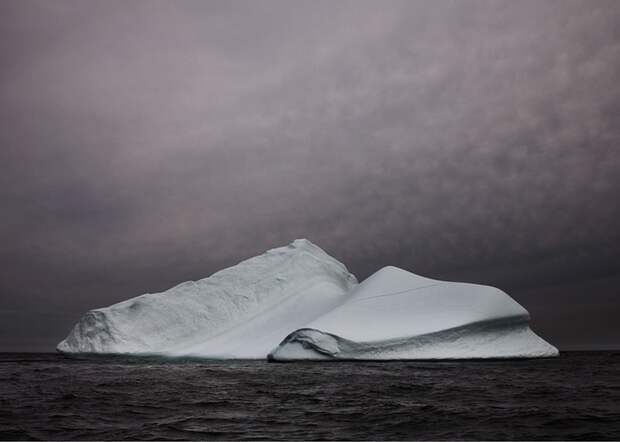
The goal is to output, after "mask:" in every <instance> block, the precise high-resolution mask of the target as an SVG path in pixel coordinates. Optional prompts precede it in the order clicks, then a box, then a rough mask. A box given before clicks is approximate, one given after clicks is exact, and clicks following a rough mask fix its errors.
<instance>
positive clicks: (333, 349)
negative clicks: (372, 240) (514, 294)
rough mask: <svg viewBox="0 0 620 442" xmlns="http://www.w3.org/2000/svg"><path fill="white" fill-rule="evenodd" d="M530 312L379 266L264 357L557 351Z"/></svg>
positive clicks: (472, 287)
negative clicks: (540, 333) (531, 322)
mask: <svg viewBox="0 0 620 442" xmlns="http://www.w3.org/2000/svg"><path fill="white" fill-rule="evenodd" d="M557 354H558V351H557V349H556V348H555V347H553V346H551V345H550V344H548V343H547V342H545V341H544V340H543V339H541V338H540V337H538V336H537V335H536V334H534V332H532V330H530V328H529V314H528V312H527V311H526V310H525V309H524V308H523V307H521V306H520V305H519V304H518V303H517V302H515V301H514V300H513V299H512V298H511V297H510V296H508V295H507V294H506V293H504V292H502V291H501V290H499V289H496V288H494V287H489V286H483V285H477V284H466V283H457V282H446V281H437V280H433V279H429V278H425V277H421V276H418V275H415V274H413V273H410V272H407V271H405V270H402V269H398V268H396V267H385V268H383V269H381V270H379V271H378V272H376V273H375V274H373V275H372V276H370V277H369V278H368V279H366V280H365V281H363V282H362V283H361V284H359V285H358V286H357V287H356V288H355V289H353V290H352V292H351V294H350V295H349V297H348V298H347V299H346V300H345V301H344V302H343V303H342V304H341V305H340V306H338V307H336V308H334V309H333V310H331V311H329V312H327V313H326V314H325V315H323V316H321V317H319V318H317V319H315V320H314V321H312V322H309V323H308V324H307V325H306V326H305V327H303V328H302V329H299V330H296V331H294V332H292V333H291V334H290V335H289V336H287V337H286V339H285V340H284V341H283V342H282V343H281V344H280V345H279V346H278V347H277V348H276V349H274V351H272V352H271V353H270V355H269V358H270V359H271V360H276V361H287V360H300V359H318V360H322V359H368V360H375V359H383V360H385V359H463V358H466V359H473V358H523V357H550V356H557Z"/></svg>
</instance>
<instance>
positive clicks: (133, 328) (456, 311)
mask: <svg viewBox="0 0 620 442" xmlns="http://www.w3.org/2000/svg"><path fill="white" fill-rule="evenodd" d="M528 324H529V315H528V313H527V311H526V310H525V309H524V308H523V307H521V306H520V305H519V304H517V303H516V302H515V301H514V300H513V299H512V298H510V297H509V296H508V295H507V294H505V293H504V292H502V291H501V290H498V289H495V288H492V287H487V286H481V285H474V284H464V283H453V282H443V281H436V280H432V279H428V278H424V277H421V276H418V275H415V274H413V273H409V272H407V271H404V270H401V269H397V268H395V267H385V268H383V269H381V270H379V271H378V272H377V273H375V274H374V275H372V276H371V277H369V278H368V279H366V280H365V281H364V282H362V283H361V284H359V285H358V283H357V280H356V279H355V276H353V275H352V274H351V273H349V272H348V270H347V268H346V267H345V266H344V265H343V264H342V263H340V262H339V261H337V260H336V259H334V258H332V257H331V256H329V255H328V254H327V253H325V252H324V251H323V250H321V249H320V248H319V247H317V246H316V245H314V244H312V243H311V242H309V241H307V240H296V241H294V242H293V243H291V244H290V245H288V246H286V247H280V248H276V249H273V250H269V251H267V252H266V253H264V254H263V255H260V256H257V257H254V258H251V259H248V260H246V261H243V262H241V263H240V264H238V265H236V266H233V267H230V268H228V269H224V270H221V271H219V272H217V273H215V274H213V275H212V276H210V277H209V278H205V279H202V280H199V281H195V282H194V281H191V282H185V283H183V284H180V285H178V286H176V287H173V288H171V289H169V290H167V291H165V292H161V293H153V294H146V295H142V296H138V297H136V298H132V299H129V300H127V301H123V302H120V303H118V304H114V305H111V306H109V307H105V308H99V309H94V310H91V311H89V312H87V313H86V314H85V315H84V316H83V317H82V318H81V319H80V321H79V322H78V323H77V324H76V325H75V326H74V328H73V330H72V331H71V332H70V333H69V336H67V338H66V339H65V340H63V341H62V342H61V343H60V344H58V347H57V349H58V350H59V351H61V352H63V353H102V354H132V355H162V356H172V357H177V356H178V357H181V356H193V357H202V358H240V359H256V358H265V357H267V356H268V357H269V359H271V360H275V361H291V360H301V359H312V360H340V359H346V360H351V359H383V360H387V359H450V358H463V359H468V358H508V357H547V356H555V355H557V354H558V352H557V349H555V348H554V347H553V346H551V345H549V344H548V343H547V342H545V341H544V340H542V339H541V338H539V337H538V336H536V335H535V334H534V333H533V332H532V331H531V330H530V328H529V325H528Z"/></svg>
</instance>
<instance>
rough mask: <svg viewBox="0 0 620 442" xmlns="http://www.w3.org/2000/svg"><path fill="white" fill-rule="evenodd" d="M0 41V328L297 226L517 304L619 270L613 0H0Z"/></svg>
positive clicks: (333, 247)
mask: <svg viewBox="0 0 620 442" xmlns="http://www.w3.org/2000/svg"><path fill="white" fill-rule="evenodd" d="M0 55H1V56H2V59H3V60H4V61H3V67H2V69H1V70H0V103H2V105H1V106H0V143H1V144H0V145H1V146H2V148H1V150H0V164H2V166H1V167H2V173H1V174H0V198H1V199H2V201H3V222H2V225H1V227H0V240H1V241H2V244H3V247H2V249H1V250H0V263H1V264H2V266H3V268H4V269H5V272H4V274H3V277H2V278H0V290H1V292H0V296H1V299H2V305H1V306H0V315H2V318H0V319H2V322H4V324H5V325H3V326H2V327H5V330H4V331H3V333H2V336H3V338H2V339H3V340H2V341H1V342H0V345H2V346H4V348H18V347H19V348H22V347H23V346H26V347H28V346H32V348H35V347H36V348H37V349H39V348H42V347H45V346H47V345H48V341H47V340H49V341H50V342H51V341H52V340H53V339H56V337H57V336H58V337H60V336H61V335H62V334H63V333H65V332H66V331H67V330H68V328H69V327H70V326H71V321H72V320H74V319H75V318H76V317H77V316H78V315H79V314H80V313H81V312H83V311H84V310H86V309H88V308H91V307H95V306H100V305H106V304H109V303H112V302H115V301H118V300H121V299H124V298H127V297H129V296H133V295H137V294H139V293H143V292H149V291H157V290H162V289H165V288H167V287H168V286H170V285H173V284H175V283H176V282H179V281H181V280H185V279H196V278H200V277H204V276H206V275H208V274H209V273H211V272H213V271H215V270H217V269H219V268H221V267H223V266H227V265H232V264H234V263H236V262H238V261H239V260H241V259H244V258H246V257H249V256H253V255H256V254H258V253H261V252H262V251H264V250H265V249H267V248H271V247H275V246H279V245H282V244H285V243H287V242H289V241H291V240H292V239H294V238H297V237H308V238H309V239H311V240H312V241H314V242H316V243H317V244H319V245H320V246H322V247H323V248H325V249H326V250H327V251H328V252H329V253H332V254H333V255H335V256H336V257H338V258H339V259H341V260H343V261H344V262H345V263H346V264H347V265H348V266H349V267H350V268H351V270H352V271H353V272H354V273H356V274H357V275H358V276H359V277H365V276H367V275H368V274H370V273H371V272H372V271H374V270H376V269H377V268H378V267H380V266H382V265H386V264H392V265H397V266H401V267H403V268H406V269H409V270H412V271H414V272H419V273H423V274H427V275H430V276H436V277H446V278H460V279H465V280H471V281H476V282H482V283H492V284H497V285H500V286H501V287H502V288H506V289H509V290H512V292H513V293H514V294H515V297H517V299H519V296H520V295H519V294H520V293H523V295H522V299H520V300H521V301H522V302H525V301H528V302H531V303H532V304H531V305H532V306H538V305H545V304H544V301H541V300H542V299H545V296H546V297H547V298H548V299H549V303H550V304H551V303H552V304H553V305H554V306H556V305H558V304H562V303H561V302H558V299H562V298H561V297H558V296H552V295H550V294H549V293H550V291H549V290H550V289H548V287H552V286H554V287H561V286H566V285H571V284H589V283H588V282H587V281H591V280H595V279H596V280H599V279H601V278H603V279H604V280H605V281H615V280H614V279H613V278H614V277H615V276H614V275H617V274H618V273H619V272H620V267H619V266H618V263H619V262H620V259H619V258H620V241H619V234H618V232H617V226H618V225H620V204H619V203H618V198H617V196H618V195H619V194H620V154H619V153H618V148H619V146H620V143H619V141H620V126H619V125H618V117H617V116H618V115H619V114H620V88H618V87H617V85H618V84H620V7H618V4H617V2H615V1H613V0H612V1H597V2H594V3H593V2H585V1H570V0H566V1H565V0H561V1H546V2H539V1H520V2H509V1H505V2H500V1H469V2H460V1H441V2H412V1H404V2H398V1H389V2H364V1H342V2H333V1H300V2H289V1H266V2H251V1H248V2H228V1H212V2H202V1H179V2H169V1H156V0H153V1H136V0H134V1H131V0H130V1H114V0H111V1H106V2H100V3H85V2H80V1H55V2H50V1H46V0H41V1H30V0H26V1H5V2H2V5H0ZM610 278H611V279H610ZM608 284H611V283H608ZM600 285H601V284H598V283H597V284H595V286H596V287H598V289H596V290H592V291H591V292H588V293H584V294H583V296H584V298H585V299H587V300H590V301H591V302H590V304H589V306H590V307H591V308H590V309H589V310H588V311H590V312H591V313H590V316H589V317H588V318H585V319H584V320H585V321H586V322H587V321H590V322H591V323H592V324H594V323H596V322H597V320H598V319H599V318H598V317H597V313H596V312H599V313H600V314H601V315H604V314H606V313H604V312H609V311H613V312H618V313H620V300H615V299H613V297H609V296H608V293H609V292H610V290H612V289H611V288H610V287H612V286H610V285H606V286H605V287H607V288H606V289H600ZM603 285H604V284H603ZM542 287H547V288H542ZM536 290H540V291H539V292H537V291H536ZM535 293H539V295H536V294H535ZM597 293H605V295H604V300H603V301H601V298H600V297H601V296H603V295H600V296H599V295H597ZM597 296H599V297H598V298H597ZM566 299H567V302H569V301H570V300H569V297H567V298H566ZM570 299H573V298H570ZM570 302H573V301H570ZM548 305H549V304H548ZM548 305H547V306H548ZM526 307H528V305H527V303H526ZM530 308H532V307H530ZM557 308H558V309H560V313H557V314H560V315H561V312H562V308H564V307H562V306H561V305H559V306H558V307H557ZM566 309H567V310H566V312H569V311H570V312H573V311H574V303H573V304H571V306H568V307H566ZM544 311H548V308H547V307H545V309H542V308H541V312H543V313H541V314H543V315H544V314H545V313H544ZM35 314H36V315H39V316H40V317H41V320H40V321H39V322H40V324H41V325H40V330H39V331H37V332H31V331H28V328H27V327H25V326H23V325H20V324H23V318H31V317H33V315H35ZM557 314H556V315H557ZM567 314H568V313H567ZM59 315H60V316H59ZM59 317H60V319H59ZM609 327H610V328H605V330H606V331H600V330H598V329H597V330H598V331H597V332H596V335H593V336H592V337H591V339H590V340H589V341H588V342H590V343H591V344H592V345H596V344H597V342H605V343H609V342H610V341H609V336H612V335H614V333H615V336H618V331H619V330H618V329H617V328H615V329H614V328H613V326H611V325H610V326H609ZM549 330H550V332H549V333H552V334H553V333H554V330H558V331H557V333H559V334H558V339H560V340H562V339H563V337H564V336H566V345H570V344H571V343H572V342H573V341H572V340H571V339H572V338H570V337H569V336H568V335H563V334H561V332H560V331H561V330H563V328H562V327H561V326H558V327H557V328H549ZM605 333H607V334H605ZM4 336H8V338H4ZM52 338H53V339H52ZM550 338H551V339H552V338H553V336H550ZM46 339H47V340H46ZM552 340H553V339H552ZM16 343H19V345H18V344H16ZM581 344H583V342H582V341H580V345H581ZM618 344H620V343H618ZM584 345H585V344H584ZM45 348H47V347H45ZM50 348H51V347H50Z"/></svg>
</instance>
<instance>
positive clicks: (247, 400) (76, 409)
mask: <svg viewBox="0 0 620 442" xmlns="http://www.w3.org/2000/svg"><path fill="white" fill-rule="evenodd" d="M0 439H2V440H15V439H17V440H24V439H32V440H36V439H44V440H105V439H114V440H135V439H146V440H152V439H157V440H187V439H201V440H215V439H226V440H230V439H247V440H253V439H269V440H278V439H305V440H309V439H323V440H329V439H356V440H369V439H372V440H376V439H389V440H402V439H417V440H425V439H433V440H442V439H464V440H471V439H475V440H480V439H482V440H489V439H492V440H507V439H534V440H542V439H562V440H567V439H597V440H602V439H620V353H619V352H564V353H562V355H561V356H560V357H559V358H556V359H539V360H505V361H485V362H483V361H477V362H476V361H459V362H374V363H373V362H362V363H353V362H328V363H287V364H277V363H268V362H264V361H192V360H175V361H166V360H157V359H134V358H103V357H102V358H94V359H92V358H80V359H72V358H66V357H63V356H62V355H59V354H16V353H4V354H0Z"/></svg>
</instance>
